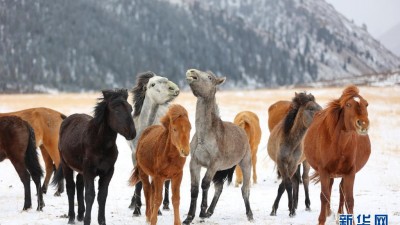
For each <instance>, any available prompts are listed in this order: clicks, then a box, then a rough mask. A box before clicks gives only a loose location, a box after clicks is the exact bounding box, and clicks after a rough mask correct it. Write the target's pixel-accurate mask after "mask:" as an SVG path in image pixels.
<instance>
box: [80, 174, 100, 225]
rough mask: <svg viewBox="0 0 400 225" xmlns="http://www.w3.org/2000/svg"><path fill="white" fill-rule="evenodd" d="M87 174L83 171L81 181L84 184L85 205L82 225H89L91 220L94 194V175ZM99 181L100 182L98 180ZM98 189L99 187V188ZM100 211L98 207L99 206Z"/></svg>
mask: <svg viewBox="0 0 400 225" xmlns="http://www.w3.org/2000/svg"><path fill="white" fill-rule="evenodd" d="M88 173H89V172H87V171H84V173H83V181H84V183H85V203H86V213H85V218H84V219H83V224H84V225H89V224H90V222H91V220H92V215H91V214H92V206H93V202H94V198H95V196H96V193H95V191H94V178H95V176H94V175H91V174H88ZM99 181H100V180H99ZM99 188H100V187H99ZM99 209H100V206H99Z"/></svg>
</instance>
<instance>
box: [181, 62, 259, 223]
mask: <svg viewBox="0 0 400 225" xmlns="http://www.w3.org/2000/svg"><path fill="white" fill-rule="evenodd" d="M186 80H187V82H188V83H189V85H190V88H191V90H192V92H193V94H194V96H196V97H197V104H196V121H195V124H196V132H195V134H194V136H193V138H192V141H191V142H190V154H191V160H190V176H191V190H190V191H191V202H190V209H189V213H188V215H187V218H186V219H185V221H183V223H184V224H190V223H191V222H192V221H193V218H194V215H195V213H196V203H197V197H198V193H199V181H200V169H201V167H205V168H207V172H206V174H205V176H204V178H203V180H202V182H201V188H202V190H203V196H202V202H201V210H200V217H201V218H206V217H210V216H211V215H212V214H213V212H214V209H215V206H216V204H217V202H218V199H219V196H220V195H221V192H222V188H223V184H224V181H225V179H226V178H227V177H228V181H232V176H233V172H234V169H235V165H239V166H240V168H241V169H242V171H243V186H242V196H243V199H244V203H245V207H246V215H247V219H248V220H249V221H252V220H253V212H252V211H251V208H250V202H249V196H250V174H251V151H250V145H249V141H248V140H247V136H246V132H245V131H244V130H243V129H242V128H240V127H239V126H237V125H235V124H233V123H231V122H225V121H222V120H221V118H220V116H219V111H218V106H217V104H216V100H215V93H216V91H217V86H218V85H220V84H222V83H224V82H225V77H223V78H219V77H216V76H215V75H214V74H213V73H212V72H203V71H199V70H195V69H190V70H188V71H187V72H186ZM211 180H212V181H213V183H214V187H215V194H214V198H213V200H212V202H211V205H210V207H209V208H208V209H207V207H208V206H207V194H208V189H209V187H210V183H211Z"/></svg>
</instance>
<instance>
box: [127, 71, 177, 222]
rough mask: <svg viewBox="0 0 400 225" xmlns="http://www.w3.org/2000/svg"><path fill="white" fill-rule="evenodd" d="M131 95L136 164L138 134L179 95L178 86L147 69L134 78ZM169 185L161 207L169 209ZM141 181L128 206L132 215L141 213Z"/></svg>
mask: <svg viewBox="0 0 400 225" xmlns="http://www.w3.org/2000/svg"><path fill="white" fill-rule="evenodd" d="M132 95H133V106H134V109H135V110H134V113H133V121H134V122H135V128H136V131H137V134H138V135H137V137H136V138H135V139H134V140H133V141H129V146H130V148H131V150H132V163H133V166H135V165H136V158H135V154H136V145H137V141H138V139H139V137H140V134H141V133H142V132H143V130H144V129H146V128H147V127H148V126H151V125H155V124H159V121H160V118H161V117H162V116H164V115H165V113H166V112H167V110H168V106H169V103H170V102H171V101H173V100H174V99H175V98H176V97H177V96H178V95H179V88H178V86H177V85H176V84H175V83H173V82H172V81H169V80H168V79H167V78H166V77H161V76H158V75H156V74H155V73H153V72H151V71H148V72H144V73H139V74H138V75H137V78H136V85H135V87H134V88H133V90H132ZM169 185H170V181H169V180H167V181H166V182H165V195H164V202H163V209H165V210H168V209H169ZM141 191H142V182H139V183H137V184H136V186H135V193H134V195H133V196H132V200H131V204H130V205H129V208H133V209H134V211H133V215H134V216H139V215H140V214H141V212H140V207H141V206H142V201H141ZM159 213H160V215H161V211H160V212H159Z"/></svg>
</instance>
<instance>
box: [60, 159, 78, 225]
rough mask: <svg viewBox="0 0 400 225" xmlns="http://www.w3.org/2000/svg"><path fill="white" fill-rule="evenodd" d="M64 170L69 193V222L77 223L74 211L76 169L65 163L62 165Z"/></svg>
mask: <svg viewBox="0 0 400 225" xmlns="http://www.w3.org/2000/svg"><path fill="white" fill-rule="evenodd" d="M62 170H63V173H64V177H65V183H66V188H67V195H68V207H69V210H68V224H74V223H75V211H74V198H75V182H74V171H73V170H72V169H71V168H69V167H68V166H67V165H66V164H65V163H64V164H63V166H62Z"/></svg>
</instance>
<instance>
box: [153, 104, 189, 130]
mask: <svg viewBox="0 0 400 225" xmlns="http://www.w3.org/2000/svg"><path fill="white" fill-rule="evenodd" d="M181 116H184V117H187V118H189V117H188V112H187V111H186V109H185V108H183V106H181V105H178V104H172V105H171V106H170V107H169V109H168V112H167V113H166V114H165V115H164V116H163V117H161V119H160V122H161V124H162V125H163V126H164V127H165V128H167V129H168V127H169V124H170V121H171V120H172V121H174V120H176V119H177V118H179V117H181Z"/></svg>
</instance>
